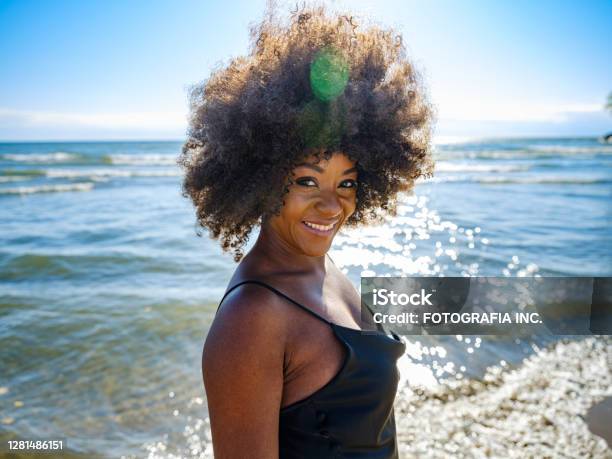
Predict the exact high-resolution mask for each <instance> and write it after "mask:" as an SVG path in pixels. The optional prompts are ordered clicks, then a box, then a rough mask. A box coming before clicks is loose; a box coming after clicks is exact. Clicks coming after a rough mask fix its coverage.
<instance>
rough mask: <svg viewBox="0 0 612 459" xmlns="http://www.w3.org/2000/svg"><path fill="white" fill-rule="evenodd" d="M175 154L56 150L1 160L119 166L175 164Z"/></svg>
mask: <svg viewBox="0 0 612 459" xmlns="http://www.w3.org/2000/svg"><path fill="white" fill-rule="evenodd" d="M176 159H177V157H176V156H175V155H162V154H147V153H144V154H133V155H132V154H105V155H85V154H80V153H68V152H64V151H56V152H54V153H5V154H2V155H0V160H4V161H12V162H17V163H26V164H27V163H30V164H110V165H118V166H175V165H176Z"/></svg>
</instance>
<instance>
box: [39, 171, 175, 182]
mask: <svg viewBox="0 0 612 459" xmlns="http://www.w3.org/2000/svg"><path fill="white" fill-rule="evenodd" d="M45 175H46V176H47V177H49V178H68V179H74V178H89V179H92V180H96V179H106V178H121V177H177V176H179V175H180V171H179V170H178V169H175V170H171V169H164V170H157V169H152V170H123V169H74V170H72V169H49V170H47V171H45Z"/></svg>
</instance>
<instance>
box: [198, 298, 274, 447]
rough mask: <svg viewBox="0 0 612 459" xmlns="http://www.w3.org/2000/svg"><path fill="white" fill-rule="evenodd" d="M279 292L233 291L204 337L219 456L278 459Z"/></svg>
mask: <svg viewBox="0 0 612 459" xmlns="http://www.w3.org/2000/svg"><path fill="white" fill-rule="evenodd" d="M283 316H284V315H283V314H282V310H280V309H279V302H278V299H277V298H275V295H272V294H270V293H269V292H267V291H265V290H263V289H261V288H257V287H256V286H255V287H254V286H245V287H242V288H241V289H240V291H237V292H235V293H232V294H230V296H228V297H227V298H226V300H225V302H224V303H223V306H222V307H221V309H220V310H219V312H218V313H217V316H216V317H215V320H214V322H213V325H212V327H211V329H210V331H209V333H208V337H207V338H206V343H205V345H204V352H203V356H202V373H203V377H204V386H205V389H206V396H207V399H208V411H209V414H210V424H211V431H212V439H213V449H214V453H215V458H216V459H235V458H245V457H249V458H253V459H277V458H278V420H279V410H280V406H281V399H282V392H283V363H284V353H285V340H286V333H285V330H286V326H285V321H284V319H283Z"/></svg>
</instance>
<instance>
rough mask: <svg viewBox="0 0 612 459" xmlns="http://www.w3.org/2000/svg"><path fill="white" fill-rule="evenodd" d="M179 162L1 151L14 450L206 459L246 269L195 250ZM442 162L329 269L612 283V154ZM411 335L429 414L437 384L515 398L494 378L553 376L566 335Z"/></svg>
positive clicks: (120, 151)
mask: <svg viewBox="0 0 612 459" xmlns="http://www.w3.org/2000/svg"><path fill="white" fill-rule="evenodd" d="M180 148H181V143H180V142H87V143H74V142H71V143H13V144H0V439H2V440H5V439H8V438H15V436H16V437H17V438H23V439H38V438H48V439H53V438H63V439H65V440H66V441H67V451H68V452H70V453H71V454H73V455H74V456H76V457H96V456H101V457H120V456H136V457H143V456H144V457H146V456H149V457H179V456H181V457H184V456H193V457H198V456H207V455H209V454H210V451H211V448H210V436H209V432H208V430H209V420H208V417H207V411H206V399H205V394H204V391H203V385H202V378H201V368H200V357H201V350H202V344H203V341H204V338H205V336H206V332H207V329H208V327H209V325H210V323H211V321H212V319H213V317H214V313H215V309H216V305H217V302H218V300H219V299H220V297H221V296H222V294H223V291H224V290H225V287H226V284H227V282H228V280H229V277H230V275H231V273H232V271H233V269H234V267H235V264H234V262H233V261H232V257H231V256H230V255H229V254H224V253H223V252H222V251H221V250H220V248H219V247H218V243H217V242H216V241H213V240H210V239H209V238H208V237H206V235H204V237H197V236H196V226H195V218H194V212H193V208H192V207H191V204H190V202H189V201H188V200H187V199H186V198H184V197H183V196H182V195H181V171H180V169H179V168H178V166H177V165H176V158H177V156H178V154H179V152H180ZM435 157H436V160H437V166H436V173H435V175H434V177H433V178H430V179H426V180H419V182H418V183H417V184H416V187H415V190H414V193H413V194H411V195H404V196H402V197H401V199H400V202H399V204H398V208H397V215H396V216H395V217H390V218H388V219H387V221H386V223H385V224H383V225H380V226H377V227H368V228H362V229H358V230H351V231H342V232H341V233H340V234H339V235H338V236H337V237H336V239H335V241H334V245H333V247H332V250H331V251H330V255H331V256H332V258H333V259H334V261H335V263H336V264H337V265H339V266H340V267H341V268H342V269H343V270H344V272H345V273H346V274H347V275H348V277H349V278H350V279H351V280H352V281H353V283H354V284H355V286H356V287H357V288H358V286H359V278H360V276H362V275H363V276H372V275H393V276H398V275H402V276H418V275H428V276H436V275H445V276H478V275H482V276H610V275H612V250H611V248H612V230H611V227H612V226H611V221H612V218H611V217H612V211H611V204H610V203H611V202H612V200H611V198H612V146H611V145H606V144H601V143H599V142H598V141H597V139H590V138H580V139H496V140H479V141H472V142H463V143H456V144H438V145H436V146H435ZM255 237H256V234H254V235H253V236H252V238H251V243H252V241H253V240H254V239H255ZM403 339H404V340H405V342H406V343H407V353H406V355H405V356H404V357H403V358H402V359H401V361H400V371H401V373H402V381H401V384H402V385H401V387H402V388H406V390H410V391H411V392H410V393H409V394H408V395H405V396H403V398H402V399H401V400H400V402H401V403H403V404H404V405H402V406H404V407H405V408H406V403H408V402H410V404H411V405H410V406H420V407H424V408H421V410H422V412H424V413H428V412H433V411H436V408H435V407H436V406H438V403H439V397H440V395H439V390H440V389H436V388H437V387H438V388H439V387H440V383H441V382H442V383H443V382H445V381H446V382H448V381H453V382H455V383H456V381H460V383H461V384H467V385H468V386H466V387H469V388H472V387H481V386H478V384H481V385H482V384H484V381H485V380H486V378H489V379H490V378H491V376H490V373H491V371H493V372H494V373H495V372H497V373H495V375H497V376H495V377H496V378H498V380H499V386H500V387H502V388H506V389H507V388H508V387H512V384H513V383H512V378H510V379H509V381H506V379H504V376H499V374H502V375H505V374H510V373H509V372H511V371H512V370H513V369H514V370H516V371H518V372H520V371H523V372H524V371H528V368H531V367H532V366H533V365H536V366H537V365H541V366H542V368H543V369H544V368H546V365H547V364H546V363H538V362H540V360H537V359H538V358H540V357H541V358H545V357H546V355H547V354H546V352H548V351H547V350H546V347H547V346H550V345H552V344H553V343H554V342H556V341H558V339H559V337H553V336H545V337H544V336H543V337H534V338H533V339H530V340H524V339H517V340H509V341H508V340H500V339H496V338H495V337H484V336H483V337H474V336H471V337H467V336H446V337H435V336H430V337H404V338H403ZM590 339H591V340H592V339H594V340H595V344H592V342H591V344H590V346H591V347H593V346H595V348H596V349H600V348H601V346H602V343H605V344H606V345H604V347H603V349H604V352H605V349H607V350H608V354H607V357H609V355H610V354H609V341H606V340H605V338H590ZM581 340H583V339H582V338H579V337H574V338H572V339H571V340H570V342H569V343H566V344H561V345H567V346H571V345H572V343H579V342H580V341H581ZM602 340H603V341H602ZM566 341H567V340H566ZM597 346H599V348H598V347H597ZM600 350H601V349H600ZM576 352H577V351H576ZM567 354H568V357H567V359H573V360H572V361H576V356H575V353H574V354H572V353H571V352H568V353H567ZM526 358H529V359H535V360H533V362H536V363H535V364H533V363H529V362H532V361H531V360H525V359H526ZM563 358H564V357H560V361H561V364H562V363H563ZM542 361H543V360H542ZM607 362H608V367H607V368H606V367H605V362H604V364H603V365H604V367H603V368H600V370H601V371H603V372H604V374H606V372H607V374H609V371H610V369H609V360H607ZM568 364H569V360H568ZM530 365H531V366H530ZM592 374H593V373H588V374H587V375H586V376H584V377H585V378H586V379H588V378H591V377H592ZM464 381H467V382H464ZM474 385H476V386H474ZM415 387H418V388H420V389H419V391H421V392H418V393H419V394H420V396H419V397H416V398H415V395H414V394H415V392H414V391H413V389H414V388H415ZM444 387H446V389H444V390H445V391H446V392H443V393H446V394H447V395H446V396H447V397H448V394H449V393H450V394H454V395H453V397H455V396H457V397H459V396H460V394H459V395H457V394H456V393H455V392H453V391H456V390H457V389H448V386H444ZM462 387H463V386H462ZM538 387H539V386H538ZM402 390H403V389H402ZM462 390H463V389H462ZM469 390H472V389H469ZM474 390H476V391H478V390H479V389H474ZM449 391H450V392H449ZM482 391H483V393H484V391H485V389H482ZM545 393H546V392H545ZM490 396H493V395H490ZM411 397H412V398H411ZM464 402H465V403H467V401H465V400H464ZM465 406H468V407H469V406H471V405H469V404H468V405H465ZM465 406H464V407H465ZM474 406H475V405H474ZM448 410H449V413H450V412H451V411H452V412H455V411H453V410H454V408H453V410H451V407H450V406H449V407H448ZM410 411H411V408H406V413H409V412H410ZM449 416H450V414H449ZM520 416H521V415H520V413H519V419H523V420H525V416H523V417H522V418H521V417H520ZM419 417H420V418H421V419H422V417H421V416H419ZM398 418H400V417H399V416H398ZM402 422H404V421H402V420H401V419H399V420H398V425H401V424H402ZM436 428H437V429H440V428H443V426H437V427H436ZM447 433H448V432H447ZM402 438H404V439H405V441H406V442H412V443H414V442H416V441H417V440H416V439H415V438H412V437H409V436H408V437H406V434H402V435H400V439H402ZM65 452H66V451H65ZM24 456H25V455H24Z"/></svg>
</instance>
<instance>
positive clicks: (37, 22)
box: [0, 0, 612, 141]
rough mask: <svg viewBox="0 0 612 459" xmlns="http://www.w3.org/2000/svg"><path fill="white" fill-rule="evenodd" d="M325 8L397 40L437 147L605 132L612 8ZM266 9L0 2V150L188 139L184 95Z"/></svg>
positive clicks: (547, 4) (380, 2)
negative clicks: (444, 142) (2, 145)
mask: <svg viewBox="0 0 612 459" xmlns="http://www.w3.org/2000/svg"><path fill="white" fill-rule="evenodd" d="M278 3H279V7H280V10H281V11H289V10H290V9H292V8H293V5H295V2H283V1H280V2H278ZM325 3H327V4H328V5H329V6H330V8H331V9H338V10H341V11H350V12H351V13H353V14H354V15H356V16H357V17H360V18H362V19H361V22H362V23H367V22H374V23H377V24H381V25H383V26H389V27H393V28H395V29H396V30H397V31H399V32H400V33H401V34H402V36H403V43H404V44H405V45H406V47H407V51H408V56H409V57H410V58H411V59H412V61H413V62H414V63H415V65H416V68H417V69H418V70H419V71H420V72H421V74H422V76H423V80H424V82H425V84H426V87H427V91H428V93H429V97H430V99H431V101H432V102H433V104H434V106H435V110H436V119H437V121H436V124H435V127H434V135H435V138H436V139H463V138H474V137H515V136H529V137H537V136H551V137H552V136H557V137H559V136H560V137H571V136H598V135H602V134H604V133H605V132H609V131H612V116H611V115H610V114H609V113H608V112H606V111H605V110H604V108H603V107H604V104H605V101H606V98H607V96H608V94H609V93H610V92H611V91H612V59H610V56H612V27H610V20H611V19H612V2H610V1H597V0H590V1H588V2H580V1H578V0H576V1H564V0H555V1H547V0H539V1H527V0H515V1H510V0H507V1H502V0H499V1H485V0H461V1H454V0H420V1H416V0H398V1H395V0H388V1H385V0H375V1H374V0H351V1H340V0H338V1H333V0H330V1H327V2H325ZM265 5H266V2H265V0H248V1H247V0H245V1H233V0H226V1H216V0H215V1H213V0H210V1H209V0H174V1H170V0H166V1H160V0H147V1H144V0H130V1H124V0H105V1H101V0H100V1H98V0H88V1H78V0H55V1H53V2H51V1H44V0H39V1H33V0H0V62H1V71H0V141H11V140H14V141H26V140H41V141H42V140H128V139H133V140H157V139H160V140H161V139H176V140H181V139H184V138H185V133H186V128H187V115H188V90H189V88H190V87H191V86H192V85H194V84H197V83H201V82H202V81H204V80H205V79H206V77H207V76H208V75H209V74H210V72H211V70H212V69H214V68H216V67H218V66H221V65H224V64H227V62H228V61H229V59H230V58H232V57H236V56H240V55H244V54H246V53H247V52H248V48H249V36H248V27H249V24H251V23H253V22H255V21H257V20H260V19H261V18H262V16H263V12H264V10H265Z"/></svg>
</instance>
